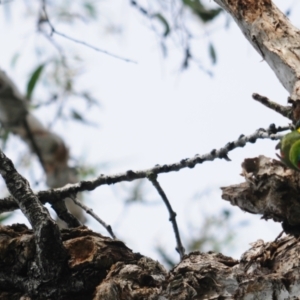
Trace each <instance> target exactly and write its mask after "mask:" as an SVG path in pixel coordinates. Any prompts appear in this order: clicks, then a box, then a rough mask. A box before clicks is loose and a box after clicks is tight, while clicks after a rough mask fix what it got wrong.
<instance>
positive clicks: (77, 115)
mask: <svg viewBox="0 0 300 300" xmlns="http://www.w3.org/2000/svg"><path fill="white" fill-rule="evenodd" d="M71 115H72V118H73V119H75V120H77V121H80V122H84V123H85V119H84V118H83V116H82V115H81V114H80V113H79V112H78V111H76V110H74V109H73V110H72V112H71Z"/></svg>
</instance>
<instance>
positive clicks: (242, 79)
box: [0, 0, 300, 259]
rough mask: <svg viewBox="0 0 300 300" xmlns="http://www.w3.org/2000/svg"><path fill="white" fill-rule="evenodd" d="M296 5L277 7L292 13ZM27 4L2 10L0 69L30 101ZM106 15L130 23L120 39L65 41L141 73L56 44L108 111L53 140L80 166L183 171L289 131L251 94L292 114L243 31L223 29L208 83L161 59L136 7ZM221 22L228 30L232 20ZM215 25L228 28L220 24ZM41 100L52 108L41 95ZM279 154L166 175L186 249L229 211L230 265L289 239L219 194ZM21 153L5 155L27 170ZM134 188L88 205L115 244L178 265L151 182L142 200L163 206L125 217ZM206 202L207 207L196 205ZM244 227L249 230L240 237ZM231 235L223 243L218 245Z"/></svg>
mask: <svg viewBox="0 0 300 300" xmlns="http://www.w3.org/2000/svg"><path fill="white" fill-rule="evenodd" d="M292 2H294V1H286V0H281V1H275V3H276V4H277V5H278V6H279V7H280V8H282V9H286V8H287V7H289V5H290V3H292ZM21 4H22V5H23V2H22V1H20V0H19V1H18V0H16V1H14V2H12V3H11V4H10V8H9V10H10V18H9V20H7V17H5V16H7V14H4V12H3V7H4V6H2V7H0V22H1V26H0V36H1V41H2V42H1V47H0V54H1V55H0V67H1V68H2V69H4V70H6V71H7V72H8V73H9V75H10V76H12V78H13V79H14V80H15V82H16V83H17V85H18V86H19V88H20V89H21V90H22V91H24V90H25V85H26V81H27V77H26V76H27V75H28V72H29V71H30V70H31V69H32V68H33V67H34V66H35V65H36V64H37V63H38V62H36V58H35V56H34V55H33V54H32V49H33V47H32V46H33V45H34V43H38V42H39V41H38V37H37V35H35V23H34V22H33V19H30V18H28V19H27V20H26V21H25V20H24V19H22V18H20V17H19V16H20V11H22V5H21ZM106 5H107V9H108V11H109V12H110V13H112V12H113V14H114V17H115V18H116V19H118V20H121V21H120V24H121V25H122V26H123V28H124V32H123V34H122V35H121V36H115V35H112V36H109V35H104V34H103V32H102V30H101V28H100V25H99V24H98V25H95V24H94V25H93V24H92V25H89V24H87V25H83V26H80V27H78V28H77V27H76V30H72V29H71V30H70V28H63V30H62V31H64V32H66V33H68V34H70V35H72V36H74V37H76V38H77V39H82V40H85V41H87V42H90V43H91V44H93V45H95V46H98V47H100V48H103V49H106V50H109V51H110V52H113V53H116V54H119V55H122V56H125V57H128V58H132V59H134V60H136V61H137V62H138V64H130V63H125V62H122V61H120V60H116V59H113V58H110V57H108V56H106V55H103V54H100V53H97V52H94V51H92V50H90V49H87V48H85V47H83V46H81V45H76V44H73V43H72V42H67V41H64V40H63V39H62V38H59V37H57V38H56V40H57V41H58V42H60V43H61V44H62V45H63V46H64V47H66V49H72V51H77V52H78V53H79V54H80V56H81V57H82V58H83V60H84V66H85V67H84V73H83V75H82V76H81V77H80V80H78V85H79V87H81V88H85V89H90V90H92V91H93V93H94V96H96V97H97V98H99V99H100V101H101V109H100V110H99V109H93V110H90V111H88V113H87V115H88V118H89V119H90V120H92V121H94V122H97V123H98V124H99V127H98V128H93V127H86V126H84V125H83V126H82V125H80V124H78V123H75V122H71V123H63V122H58V123H57V124H56V125H55V128H54V130H55V132H57V133H58V134H59V135H61V136H63V137H64V139H65V141H66V143H67V144H68V145H69V147H70V150H71V154H72V156H74V157H77V158H82V159H84V161H85V162H87V163H88V164H90V165H99V164H101V163H103V162H109V163H110V164H109V166H108V167H106V168H104V169H102V170H99V174H100V173H106V174H108V173H109V174H112V173H115V172H120V171H126V170H128V169H132V170H137V169H141V168H148V167H151V166H154V165H155V164H157V163H159V164H164V163H171V162H176V161H180V160H181V159H183V158H187V157H191V156H193V155H194V154H196V153H199V154H204V153H207V152H209V151H211V150H212V149H214V148H217V149H218V148H220V147H222V146H223V145H225V144H226V143H227V142H228V141H232V140H235V139H237V138H238V136H239V135H240V134H242V133H243V134H245V135H247V134H251V133H253V132H254V131H255V130H256V129H257V128H259V127H267V126H268V125H270V124H271V123H275V124H276V125H286V124H287V123H288V120H287V119H284V118H283V117H281V116H280V115H278V114H276V113H275V112H273V111H270V110H269V109H267V108H265V107H263V106H262V105H261V104H259V103H257V102H255V101H254V100H252V98H251V94H252V93H254V92H256V93H260V94H262V95H265V96H267V97H269V98H270V99H272V100H274V101H277V102H279V103H281V104H286V99H287V96H288V94H287V92H286V91H285V90H284V88H283V87H282V86H281V84H280V83H279V81H278V80H277V78H276V77H275V75H274V74H273V73H272V71H271V70H270V68H269V67H268V65H267V64H266V63H265V62H262V61H261V58H260V56H259V55H258V54H257V53H256V52H255V51H254V50H253V49H252V47H251V46H250V45H249V44H248V42H247V41H246V40H245V38H244V37H243V35H242V33H241V32H240V30H239V29H238V28H237V26H236V25H235V24H234V22H232V23H231V26H230V28H229V30H227V31H225V30H218V31H215V32H214V33H213V35H211V36H210V38H211V40H212V41H213V43H214V45H215V48H216V50H217V54H218V62H217V65H216V66H215V67H214V68H213V69H212V70H213V72H214V77H213V78H210V77H209V76H207V75H206V74H205V73H203V72H202V71H201V70H199V68H198V67H197V66H195V65H192V66H191V67H190V68H189V69H188V70H187V71H185V72H180V70H179V69H180V63H181V57H180V56H179V54H178V53H177V52H176V51H172V52H171V53H170V55H169V57H167V58H166V59H163V57H162V55H161V51H160V48H159V45H158V43H157V38H156V37H155V35H154V34H153V33H152V32H150V31H149V28H148V27H147V26H145V24H146V21H145V20H143V18H142V17H141V16H140V15H139V14H138V13H137V12H136V11H135V10H133V9H132V8H130V7H129V6H128V5H127V2H126V1H121V0H114V1H110V2H107V3H106ZM297 9H298V10H297ZM299 13H300V12H299V5H298V6H296V5H295V6H294V13H293V14H292V15H291V20H292V21H293V22H294V25H296V26H298V27H299V26H300V21H299V20H300V19H299V18H297V16H299ZM107 14H109V13H107ZM218 23H219V24H224V17H221V18H220V20H219V21H218ZM213 26H215V27H218V24H214V25H213ZM199 32H200V33H201V32H202V31H201V27H200V26H199ZM204 42H205V43H206V40H205V39H204V40H203V44H205V43H204ZM205 45H206V44H205ZM49 47H50V46H49ZM199 47H201V41H200V42H199ZM20 49H22V56H21V58H20V60H19V62H18V64H17V66H16V67H15V68H14V69H13V68H12V67H11V65H10V61H11V58H12V56H13V54H14V53H15V52H16V51H19V50H20ZM70 51H71V50H70ZM194 52H195V50H194ZM199 53H200V54H199V57H202V60H203V63H204V64H205V65H207V66H209V62H208V57H207V55H206V48H205V51H204V50H201V48H199ZM39 95H41V97H47V95H45V94H42V92H41V94H39ZM74 103H75V102H74ZM74 103H72V105H75V106H76V107H77V108H78V110H83V111H84V109H85V108H84V106H83V105H81V104H80V103H78V104H77V103H75V104H74ZM37 115H38V116H39V117H40V119H41V120H42V121H44V122H46V123H47V122H48V121H50V119H51V117H52V116H53V114H52V115H51V113H49V111H48V110H47V109H41V110H40V111H38V112H37ZM275 144H276V143H275V142H272V141H262V140H261V141H258V142H257V143H255V144H249V145H247V146H246V147H245V148H241V149H237V150H234V151H232V152H231V153H230V154H229V157H230V158H231V159H232V162H226V161H225V160H224V161H223V160H216V161H214V162H213V163H212V162H206V163H204V164H201V165H199V166H197V167H195V168H194V169H187V170H182V171H180V172H176V173H170V174H166V175H161V176H159V178H158V180H159V182H160V183H161V185H162V187H163V188H164V190H165V192H166V194H167V196H168V198H169V200H170V201H171V203H172V205H173V209H174V210H175V211H176V212H177V221H178V225H179V228H180V231H181V233H182V237H183V242H184V241H185V240H186V239H188V237H189V236H191V234H195V232H197V228H200V226H201V224H202V220H203V217H204V216H205V215H206V216H207V215H214V214H216V215H217V214H218V212H219V211H220V210H221V209H224V208H226V209H230V210H232V213H233V218H232V220H231V221H230V222H231V224H232V226H233V227H234V228H235V231H236V232H237V237H236V240H235V242H236V243H235V248H232V247H227V248H224V250H223V251H222V252H223V253H224V254H227V255H231V256H234V257H235V258H239V257H240V255H241V254H242V253H243V252H244V251H245V250H247V249H248V248H249V245H248V244H249V243H250V242H254V241H255V240H257V239H264V240H266V241H268V240H272V239H274V238H275V237H276V236H277V235H278V234H279V232H280V230H281V226H280V224H275V223H274V222H272V221H268V222H266V221H263V220H260V219H259V216H254V215H250V214H247V213H244V212H242V211H240V210H239V209H238V208H236V207H232V206H230V204H229V203H227V202H225V201H224V200H222V199H221V192H220V189H219V187H221V186H226V185H231V184H236V183H239V182H242V181H243V178H242V177H241V176H240V175H239V174H240V172H241V166H240V165H241V163H242V161H243V160H244V159H245V158H248V157H255V156H257V155H260V154H263V155H266V156H271V157H275V149H274V148H275ZM16 147H17V148H16ZM22 147H23V146H22V145H21V143H19V142H18V141H17V140H16V139H14V140H12V141H11V144H10V145H9V147H8V150H7V152H6V153H7V155H8V156H10V157H11V158H13V159H17V158H18V156H19V155H20V154H21V153H22V151H23V149H24V148H22ZM15 149H18V150H17V151H16V150H15ZM36 165H37V164H36V163H35V164H33V166H32V167H31V171H30V173H31V174H34V176H35V177H36V178H39V176H40V175H39V174H40V170H39V169H38V168H37V167H36ZM132 187H133V183H122V184H117V185H115V186H107V187H106V186H104V187H101V188H99V189H97V190H96V191H93V192H91V193H89V194H86V204H87V205H88V206H90V207H92V208H93V209H94V210H95V212H97V213H98V214H99V216H100V217H102V218H103V219H104V220H105V221H106V222H107V223H109V224H111V225H112V227H113V229H114V230H115V233H116V235H117V236H118V237H119V238H120V239H122V240H123V241H125V242H126V243H127V245H128V246H129V247H130V248H132V249H133V250H134V251H136V252H141V253H142V254H144V255H148V256H150V257H152V258H155V259H159V256H158V255H157V253H156V251H155V247H156V246H157V245H158V244H161V245H163V246H164V247H165V248H166V250H167V252H168V253H169V254H171V255H173V257H176V253H175V250H174V248H175V239H174V235H173V231H172V226H171V223H170V222H169V221H168V212H167V211H166V209H165V207H164V206H163V204H162V203H161V201H160V199H159V197H158V195H157V194H156V191H155V190H153V188H152V186H151V184H150V183H148V182H145V183H144V191H145V196H146V199H147V201H149V202H153V203H154V204H153V205H141V204H132V205H131V206H129V207H127V209H126V210H125V211H124V206H123V202H124V201H123V200H124V198H125V195H127V194H126V191H128V190H130V188H132ZM196 194H199V195H201V197H200V198H199V197H196V198H195V195H196ZM89 220H90V219H89ZM12 222H24V218H22V216H21V213H17V214H16V216H15V217H14V218H12V219H9V221H8V222H7V223H12ZM240 223H247V224H248V225H247V226H239V224H240ZM89 225H90V226H91V227H92V228H93V229H94V230H96V231H99V232H101V233H103V234H105V235H106V232H105V231H104V230H103V228H101V226H100V225H99V224H97V223H96V222H95V221H94V220H90V221H89ZM191 225H192V226H193V229H192V228H191ZM222 229H223V228H219V229H218V232H217V234H218V235H220V236H222ZM207 250H209V249H207ZM176 258H177V257H176Z"/></svg>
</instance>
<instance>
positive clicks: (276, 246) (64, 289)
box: [0, 224, 300, 300]
mask: <svg viewBox="0 0 300 300" xmlns="http://www.w3.org/2000/svg"><path fill="white" fill-rule="evenodd" d="M61 235H62V240H63V244H64V247H65V249H66V251H67V253H68V264H67V265H66V266H65V268H64V270H63V273H62V275H61V276H57V278H55V279H53V280H51V281H47V282H43V283H42V284H39V283H38V280H37V278H36V274H34V273H32V264H33V261H34V256H35V246H34V244H35V242H34V238H33V233H32V231H31V230H28V229H27V228H26V226H25V225H20V224H19V225H18V224H16V225H13V226H7V227H4V226H2V227H0V266H1V271H0V299H21V297H24V298H22V299H75V300H76V299H86V300H88V299H94V300H96V299H97V300H98V299H99V300H100V299H101V300H123V299H124V300H125V299H126V300H130V299H134V300H138V299H151V300H165V299H170V300H173V299H174V300H184V299H186V300H187V299H199V300H204V299H292V297H298V296H299V294H300V288H299V280H300V276H299V271H300V263H299V259H298V253H299V251H300V242H299V241H298V240H297V239H295V238H294V237H292V236H286V237H284V238H282V239H280V240H278V241H275V242H272V243H264V242H263V241H261V240H259V241H257V242H255V243H253V244H252V247H251V248H250V249H249V250H248V251H247V252H245V253H244V254H243V255H242V258H241V260H240V261H238V260H234V259H232V258H230V257H227V256H224V255H222V254H219V253H214V252H208V253H201V252H192V253H190V254H189V255H185V256H184V258H183V260H182V261H181V262H180V263H179V264H178V265H177V266H176V267H174V268H173V269H172V270H171V271H169V272H167V271H166V270H165V269H164V267H162V266H161V265H160V264H159V263H158V262H156V261H153V260H152V259H150V258H148V257H145V256H142V255H140V254H138V253H133V252H132V251H131V250H130V249H129V248H127V247H126V246H125V244H124V243H122V242H121V241H117V240H111V239H110V238H107V237H103V236H102V235H100V234H97V233H94V232H92V231H90V230H88V229H87V228H86V227H78V228H76V229H63V230H62V231H61ZM26 297H27V298H26ZM295 299H297V298H295Z"/></svg>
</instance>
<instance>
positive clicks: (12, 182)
mask: <svg viewBox="0 0 300 300" xmlns="http://www.w3.org/2000/svg"><path fill="white" fill-rule="evenodd" d="M0 174H1V175H2V177H3V179H4V180H5V183H6V186H7V188H8V190H9V192H10V193H11V195H12V197H13V198H14V200H15V202H17V204H18V206H19V208H20V209H21V210H22V213H23V214H24V215H25V216H26V218H27V219H28V221H29V222H30V224H31V226H32V228H33V231H34V235H35V244H36V255H37V266H38V267H39V268H38V269H37V270H36V272H40V275H41V276H42V277H43V278H44V279H45V280H46V279H52V278H54V277H55V276H57V275H58V274H59V273H60V271H61V270H62V269H63V266H64V263H65V260H66V257H67V256H66V252H65V250H64V247H63V244H62V240H61V236H60V231H59V228H58V226H57V225H56V223H55V222H54V221H53V220H52V219H51V217H50V215H49V212H48V211H47V209H46V208H45V207H44V206H43V205H41V203H40V201H39V199H38V198H37V196H36V195H35V194H34V193H33V192H32V190H31V188H30V186H29V183H28V181H27V180H26V179H25V178H23V177H22V176H21V175H20V174H19V173H18V172H17V170H16V169H15V167H14V165H13V163H12V161H11V160H10V159H9V158H7V157H6V156H5V154H4V153H3V152H2V151H1V150H0Z"/></svg>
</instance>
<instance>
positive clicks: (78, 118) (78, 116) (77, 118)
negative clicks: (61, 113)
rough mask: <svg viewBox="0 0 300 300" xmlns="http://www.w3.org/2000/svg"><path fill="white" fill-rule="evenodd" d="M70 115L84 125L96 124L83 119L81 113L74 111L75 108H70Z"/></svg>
mask: <svg viewBox="0 0 300 300" xmlns="http://www.w3.org/2000/svg"><path fill="white" fill-rule="evenodd" d="M71 117H72V118H73V119H74V120H76V121H78V122H82V123H83V124H85V125H90V126H96V124H94V123H93V122H90V121H88V120H87V119H85V118H84V117H83V116H82V114H81V113H79V112H78V111H76V110H75V109H72V110H71Z"/></svg>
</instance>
